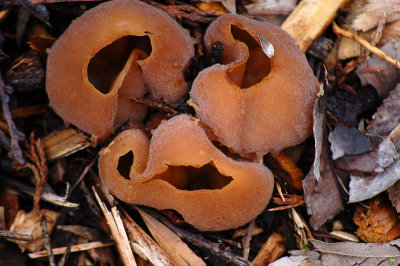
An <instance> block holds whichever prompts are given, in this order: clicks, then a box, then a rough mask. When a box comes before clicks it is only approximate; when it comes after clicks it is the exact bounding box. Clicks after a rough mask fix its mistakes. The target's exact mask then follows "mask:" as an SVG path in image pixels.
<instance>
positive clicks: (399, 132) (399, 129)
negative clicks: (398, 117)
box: [389, 124, 400, 143]
mask: <svg viewBox="0 0 400 266" xmlns="http://www.w3.org/2000/svg"><path fill="white" fill-rule="evenodd" d="M399 138H400V124H398V125H397V126H396V127H395V128H394V129H393V130H392V131H391V132H390V134H389V139H390V140H391V141H392V142H393V143H396V141H397V140H398V139H399Z"/></svg>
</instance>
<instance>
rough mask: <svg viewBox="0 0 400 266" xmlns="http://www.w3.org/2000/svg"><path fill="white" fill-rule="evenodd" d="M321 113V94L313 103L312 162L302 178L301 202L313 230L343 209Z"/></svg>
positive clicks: (323, 101) (322, 111)
mask: <svg viewBox="0 0 400 266" xmlns="http://www.w3.org/2000/svg"><path fill="white" fill-rule="evenodd" d="M325 115H326V98H325V96H321V97H319V98H318V99H317V101H316V102H315V104H314V111H313V117H314V126H313V132H314V138H315V158H314V164H313V167H312V169H311V170H310V172H309V173H308V174H307V176H306V177H305V179H304V180H303V188H304V202H305V203H306V205H307V212H308V214H310V215H311V219H310V224H311V226H312V227H313V228H314V229H315V230H317V229H318V228H319V227H321V226H322V225H323V224H324V223H325V222H326V221H327V220H329V219H331V218H333V217H334V216H335V215H336V214H338V213H339V212H341V211H342V210H343V204H342V200H341V198H340V193H339V189H338V187H337V184H336V175H335V173H334V171H333V169H332V164H331V161H330V158H329V155H328V152H327V149H328V148H327V139H326V133H325V129H326V117H325Z"/></svg>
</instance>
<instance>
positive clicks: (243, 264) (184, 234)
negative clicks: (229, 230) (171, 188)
mask: <svg viewBox="0 0 400 266" xmlns="http://www.w3.org/2000/svg"><path fill="white" fill-rule="evenodd" d="M136 208H139V207H136ZM140 209H141V210H142V211H145V212H147V213H149V214H150V215H151V216H153V217H155V218H156V219H157V220H159V221H161V222H162V223H163V224H164V225H165V226H166V227H168V228H169V229H170V230H172V231H174V232H175V234H177V235H178V236H179V237H181V238H184V239H186V240H187V241H188V242H190V243H192V244H193V245H196V246H198V247H200V248H205V249H208V250H209V251H211V253H213V254H215V255H217V256H219V257H220V258H222V259H224V260H225V261H226V262H228V263H231V264H233V265H240V266H250V265H252V264H251V262H250V261H248V260H246V259H244V258H242V257H240V256H237V255H235V254H233V253H232V252H230V251H229V250H227V249H223V248H221V246H220V245H219V244H218V243H213V242H211V241H208V240H207V239H205V238H204V237H203V236H201V235H196V234H193V233H191V232H188V231H186V230H183V229H181V228H179V227H177V226H175V225H173V224H172V223H171V222H170V221H169V220H168V219H167V218H165V217H164V216H162V215H160V214H159V213H157V212H155V211H153V210H151V209H148V208H146V210H144V208H140Z"/></svg>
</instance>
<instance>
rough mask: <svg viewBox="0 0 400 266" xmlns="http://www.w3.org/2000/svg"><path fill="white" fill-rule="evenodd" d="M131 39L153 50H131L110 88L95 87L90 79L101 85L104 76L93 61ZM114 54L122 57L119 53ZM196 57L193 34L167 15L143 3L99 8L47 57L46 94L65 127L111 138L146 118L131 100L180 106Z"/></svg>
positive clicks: (78, 22) (79, 21) (117, 2)
mask: <svg viewBox="0 0 400 266" xmlns="http://www.w3.org/2000/svg"><path fill="white" fill-rule="evenodd" d="M128 37H131V38H130V39H134V42H135V43H136V41H139V42H140V41H142V42H143V40H145V39H146V38H147V39H149V40H150V44H151V47H147V48H146V47H145V48H143V47H140V45H134V46H133V47H131V49H133V51H132V52H131V53H128V55H126V56H128V59H124V62H125V61H126V62H127V63H126V64H125V66H122V70H121V72H120V73H119V74H118V75H116V77H115V80H112V81H109V82H108V83H110V84H111V87H110V89H109V90H108V91H107V87H108V86H106V85H105V86H101V88H96V87H95V86H94V85H93V84H92V83H91V81H90V80H89V77H88V76H89V74H90V76H91V80H92V82H93V83H95V84H98V83H96V82H95V80H96V75H100V77H99V79H100V80H101V78H102V77H101V75H104V71H103V72H101V73H100V74H97V72H96V67H100V68H101V66H99V65H98V66H96V64H95V63H93V64H94V65H93V64H91V65H90V67H89V64H90V63H91V60H92V59H93V58H96V54H97V53H99V52H100V51H102V49H103V48H106V47H108V46H110V45H111V46H113V44H114V42H116V43H117V44H115V45H120V47H122V46H121V45H125V43H124V41H125V40H127V39H129V38H128ZM121 40H122V41H121ZM145 42H146V41H145ZM147 43H148V41H147ZM135 48H137V49H135ZM140 48H142V49H140ZM106 50H107V49H106ZM146 50H147V51H146ZM113 51H114V52H116V53H117V54H118V51H119V49H114V50H113ZM138 51H139V52H138ZM149 51H151V53H150V54H147V53H146V52H149ZM143 53H144V54H143ZM193 55H194V48H193V45H192V41H191V38H190V35H189V33H188V32H187V31H186V30H184V29H183V28H182V27H181V26H180V25H179V24H178V23H177V22H176V21H175V20H173V19H172V18H171V17H169V16H168V15H167V14H166V13H164V12H163V11H160V10H158V9H157V8H155V7H152V6H150V5H147V4H145V3H142V2H139V1H127V0H115V1H110V2H106V3H103V4H100V5H98V6H96V7H95V8H92V9H90V10H89V11H87V12H86V13H85V14H84V15H82V16H81V17H79V18H78V19H76V20H75V21H74V22H72V24H71V25H70V26H69V28H68V29H67V30H66V31H65V32H64V33H63V35H62V36H61V37H60V38H59V39H58V40H57V41H56V43H55V44H54V45H53V47H52V48H51V50H50V52H49V56H48V63H47V75H46V90H47V94H48V96H49V100H50V105H51V107H52V108H53V109H54V110H55V112H56V113H57V114H58V115H59V116H61V118H63V120H64V121H65V122H68V123H71V124H74V125H76V126H77V127H79V128H81V129H82V130H84V131H86V132H88V133H91V134H93V135H96V136H100V137H104V136H107V135H108V134H109V133H111V132H112V131H113V130H114V128H115V127H116V126H118V125H120V124H121V123H123V122H125V121H126V119H129V118H130V119H132V120H134V121H140V120H142V119H143V117H144V115H145V113H146V108H144V107H143V106H138V105H137V104H136V105H135V104H134V103H132V102H130V100H129V97H142V96H143V95H144V94H146V93H150V96H151V97H152V98H154V99H161V98H163V99H164V100H165V101H166V102H167V103H174V102H177V101H179V100H180V99H181V98H182V97H183V96H184V95H185V94H186V93H187V89H188V84H187V83H186V81H185V80H184V75H183V72H184V70H185V69H186V68H187V67H188V65H189V63H190V59H191V58H192V57H193ZM109 56H111V57H112V56H114V54H113V53H110V54H109ZM103 59H104V58H103ZM96 61H99V62H104V60H103V61H102V60H96ZM114 61H115V60H114ZM108 62H113V60H111V61H108ZM103 67H104V66H103ZM88 68H89V72H90V73H89V74H88ZM112 68H113V66H110V69H112ZM110 72H112V71H111V70H110ZM103 87H104V88H103Z"/></svg>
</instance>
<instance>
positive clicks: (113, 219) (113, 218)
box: [92, 187, 136, 266]
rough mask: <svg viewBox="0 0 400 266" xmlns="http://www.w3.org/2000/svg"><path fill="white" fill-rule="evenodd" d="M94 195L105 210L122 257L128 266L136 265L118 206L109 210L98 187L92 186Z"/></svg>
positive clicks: (105, 215)
mask: <svg viewBox="0 0 400 266" xmlns="http://www.w3.org/2000/svg"><path fill="white" fill-rule="evenodd" d="M92 190H93V193H94V196H95V197H96V200H97V203H98V204H99V206H100V208H101V210H102V211H103V214H104V217H105V218H106V220H107V223H108V225H109V226H110V229H111V233H112V235H113V237H114V240H115V243H116V244H117V247H118V251H119V254H120V255H121V259H122V261H123V263H124V264H125V265H126V266H136V261H135V257H134V256H133V253H132V250H131V247H130V244H129V239H128V236H127V234H126V231H125V228H124V225H123V222H122V220H121V217H120V216H119V213H118V210H117V207H115V206H113V207H111V212H110V211H109V210H108V208H107V206H106V204H105V203H104V202H103V201H102V200H101V199H100V197H99V195H98V194H97V192H96V189H95V188H94V187H92Z"/></svg>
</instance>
